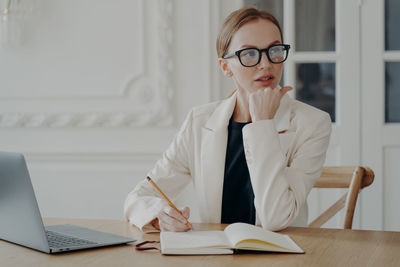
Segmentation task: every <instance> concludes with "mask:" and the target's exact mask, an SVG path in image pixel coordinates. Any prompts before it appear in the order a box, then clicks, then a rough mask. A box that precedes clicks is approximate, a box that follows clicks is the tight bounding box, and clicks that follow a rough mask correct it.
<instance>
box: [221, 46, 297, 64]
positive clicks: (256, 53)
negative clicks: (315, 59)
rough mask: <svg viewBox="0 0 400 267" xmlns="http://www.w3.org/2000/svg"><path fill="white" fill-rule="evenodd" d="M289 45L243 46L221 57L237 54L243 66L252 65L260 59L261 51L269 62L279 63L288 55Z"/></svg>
mask: <svg viewBox="0 0 400 267" xmlns="http://www.w3.org/2000/svg"><path fill="white" fill-rule="evenodd" d="M289 49H290V45H288V44H276V45H271V46H270V47H268V48H265V49H258V48H244V49H241V50H238V51H236V52H233V53H231V54H228V55H225V56H223V57H222V58H230V57H233V56H237V57H238V58H239V61H240V64H242V65H243V66H244V67H254V66H255V65H257V64H258V63H260V61H261V56H262V53H263V52H265V53H266V54H267V57H268V60H269V61H270V62H271V63H274V64H279V63H282V62H284V61H285V60H286V59H287V57H288V55H289Z"/></svg>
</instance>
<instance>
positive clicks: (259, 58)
mask: <svg viewBox="0 0 400 267" xmlns="http://www.w3.org/2000/svg"><path fill="white" fill-rule="evenodd" d="M276 46H283V47H284V49H285V50H286V57H285V58H284V59H283V60H282V61H279V62H274V61H272V60H271V57H270V56H269V50H270V49H272V48H274V47H276ZM250 49H251V50H258V60H257V63H256V64H254V65H250V66H248V65H244V64H243V62H242V59H241V58H240V53H242V52H243V51H245V50H250ZM289 49H290V45H288V44H274V45H271V46H269V47H267V48H264V49H258V48H255V47H249V48H244V49H240V50H238V51H236V52H233V53H230V54H228V55H225V56H223V57H222V58H224V59H227V58H231V57H233V56H237V57H238V59H239V62H240V64H242V66H243V67H254V66H256V65H258V64H259V63H260V61H261V58H262V53H263V52H265V54H266V55H267V58H268V60H269V62H271V63H273V64H280V63H282V62H284V61H285V60H286V59H287V58H288V56H289Z"/></svg>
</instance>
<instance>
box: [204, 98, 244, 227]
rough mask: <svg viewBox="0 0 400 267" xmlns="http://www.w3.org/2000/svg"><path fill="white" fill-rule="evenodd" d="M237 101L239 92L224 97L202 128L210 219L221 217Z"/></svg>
mask: <svg viewBox="0 0 400 267" xmlns="http://www.w3.org/2000/svg"><path fill="white" fill-rule="evenodd" d="M235 104H236V94H233V95H232V96H231V97H230V98H228V99H225V100H223V102H222V103H221V104H220V105H219V106H218V107H217V108H216V110H215V111H214V113H213V114H212V115H211V116H210V118H209V119H208V120H207V122H206V124H205V126H204V127H203V128H202V142H201V176H202V179H201V181H202V182H203V183H204V184H203V192H204V199H205V201H206V203H207V205H206V207H205V208H206V209H207V211H204V213H205V214H207V215H208V216H207V217H208V221H209V222H215V223H219V222H220V221H221V203H222V190H223V184H224V173H225V156H226V146H227V141H228V124H229V119H230V118H231V116H232V113H233V110H234V108H235Z"/></svg>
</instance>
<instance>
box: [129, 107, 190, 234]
mask: <svg viewBox="0 0 400 267" xmlns="http://www.w3.org/2000/svg"><path fill="white" fill-rule="evenodd" d="M192 114H193V112H192V111H191V112H190V113H189V114H188V116H187V117H186V119H185V121H184V123H183V125H182V126H181V128H180V130H179V132H178V133H177V134H176V136H175V137H174V139H173V141H172V143H171V144H170V146H169V147H168V149H167V150H166V151H165V152H164V154H163V156H162V158H161V159H160V160H158V161H157V162H156V164H155V166H154V168H153V169H152V170H151V171H150V172H149V173H148V176H150V177H151V178H152V179H153V180H154V181H155V183H156V184H157V185H158V186H159V187H160V188H161V190H162V191H163V192H164V193H165V194H166V195H167V196H168V198H169V199H171V201H173V200H174V199H176V197H177V196H178V195H179V193H180V192H182V191H183V189H184V188H185V187H186V186H187V185H188V183H189V182H190V181H191V180H192V178H191V175H190V167H189V165H190V162H189V161H190V157H189V153H188V151H190V150H189V144H191V142H190V141H189V139H190V138H191V134H192V133H191V132H192V130H191V125H192V118H193V115H192ZM163 205H167V202H166V201H165V200H164V199H163V198H162V197H161V196H160V194H159V193H158V192H157V191H156V189H155V188H154V187H153V186H152V185H151V184H150V183H149V182H148V181H147V179H144V180H143V181H141V182H139V183H138V184H137V185H136V187H135V188H134V189H133V191H131V192H130V193H129V194H128V196H127V197H126V199H125V204H124V215H125V218H126V219H127V220H128V221H129V222H130V223H131V224H133V225H136V226H137V227H138V228H139V229H141V230H142V231H148V230H155V228H154V227H153V226H151V224H150V222H151V221H152V220H154V219H155V218H156V216H157V214H158V213H159V212H160V209H161V208H162V207H163Z"/></svg>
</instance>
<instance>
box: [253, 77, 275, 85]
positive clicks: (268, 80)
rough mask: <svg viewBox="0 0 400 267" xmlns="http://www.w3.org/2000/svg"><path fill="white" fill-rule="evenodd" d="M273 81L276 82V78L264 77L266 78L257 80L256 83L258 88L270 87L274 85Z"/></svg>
mask: <svg viewBox="0 0 400 267" xmlns="http://www.w3.org/2000/svg"><path fill="white" fill-rule="evenodd" d="M273 80H274V78H272V77H264V78H261V79H257V80H255V83H256V84H257V85H258V86H263V87H268V86H270V85H271V84H272V82H273Z"/></svg>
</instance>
